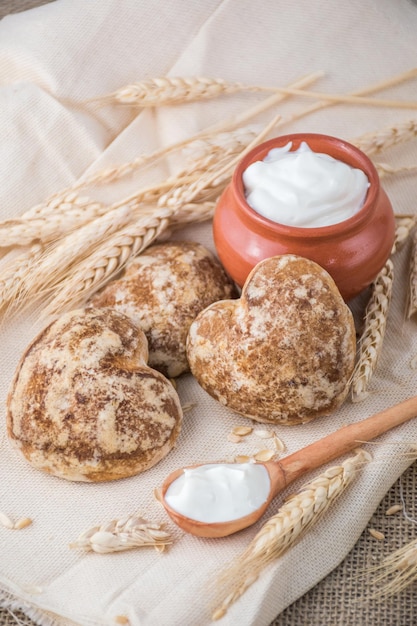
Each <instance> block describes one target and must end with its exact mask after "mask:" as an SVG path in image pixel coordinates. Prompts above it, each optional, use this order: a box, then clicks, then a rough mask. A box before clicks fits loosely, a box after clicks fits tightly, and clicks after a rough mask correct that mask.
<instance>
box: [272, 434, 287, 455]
mask: <svg viewBox="0 0 417 626" xmlns="http://www.w3.org/2000/svg"><path fill="white" fill-rule="evenodd" d="M273 442H274V446H275V450H276V451H277V452H284V450H285V444H284V442H283V441H282V440H281V439H280V438H279V437H277V436H276V435H275V433H274V436H273Z"/></svg>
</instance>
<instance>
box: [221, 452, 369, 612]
mask: <svg viewBox="0 0 417 626" xmlns="http://www.w3.org/2000/svg"><path fill="white" fill-rule="evenodd" d="M369 460H370V456H369V454H368V453H367V452H365V451H364V450H358V451H357V453H356V455H355V456H354V457H351V458H349V459H347V460H346V461H344V462H343V463H341V464H340V465H338V466H334V467H331V468H329V469H327V470H326V471H325V472H324V473H322V474H320V475H319V476H318V477H317V478H315V479H313V480H312V481H311V482H309V483H308V484H306V485H305V486H304V487H303V488H302V489H301V490H300V491H299V493H297V494H295V495H293V496H291V497H289V498H288V499H287V500H286V501H285V503H284V504H283V505H282V507H281V508H280V510H279V511H278V513H277V514H276V515H274V516H273V517H271V518H270V519H269V520H268V521H267V522H266V523H265V524H264V525H263V526H262V528H261V530H260V531H259V532H258V533H257V534H256V535H255V537H254V539H252V541H251V542H250V544H249V546H248V547H247V548H246V550H245V551H244V552H243V554H241V555H240V556H239V557H238V558H237V559H235V560H234V561H233V562H232V563H231V564H230V565H229V566H227V567H226V568H225V569H224V570H223V572H221V574H220V575H219V577H218V578H217V580H216V582H215V589H216V590H218V591H216V595H217V597H216V603H217V608H216V610H215V611H214V613H213V615H212V619H213V620H217V619H220V618H221V617H223V616H224V615H225V613H226V612H227V610H228V609H229V607H230V606H231V605H232V604H233V603H234V602H236V600H238V598H240V597H241V596H242V595H243V593H245V591H246V590H247V589H248V588H249V587H250V586H251V585H252V583H254V582H255V580H257V578H258V577H259V575H260V574H261V572H262V571H263V570H264V568H265V567H267V566H268V565H269V564H270V563H272V562H273V561H275V560H276V559H277V558H278V557H279V556H281V555H282V554H283V553H284V552H285V551H286V550H288V549H289V548H290V547H291V546H292V545H293V544H294V543H295V542H296V541H297V540H298V539H299V538H300V537H301V535H303V534H304V533H305V532H306V531H307V530H308V529H309V528H310V527H311V526H312V525H313V524H315V523H316V522H317V521H318V520H319V519H320V518H321V516H322V515H323V513H324V512H325V511H326V510H327V509H328V508H329V506H330V505H331V504H332V503H333V502H334V501H335V500H336V499H337V498H338V497H339V496H340V495H341V494H342V493H343V492H344V490H345V489H346V487H347V486H348V485H349V483H350V482H351V481H352V479H353V478H354V477H355V475H356V473H357V471H358V469H359V468H360V467H362V466H363V464H364V463H366V462H367V461H369Z"/></svg>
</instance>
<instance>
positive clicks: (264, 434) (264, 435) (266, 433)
mask: <svg viewBox="0 0 417 626" xmlns="http://www.w3.org/2000/svg"><path fill="white" fill-rule="evenodd" d="M253 434H254V435H256V436H257V437H259V439H272V438H273V436H274V433H273V432H272V430H264V429H263V428H260V429H258V430H255V431H254V433H253Z"/></svg>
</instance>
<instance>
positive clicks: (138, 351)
mask: <svg viewBox="0 0 417 626" xmlns="http://www.w3.org/2000/svg"><path fill="white" fill-rule="evenodd" d="M147 358H148V345H147V341H146V337H145V335H144V333H143V332H142V331H141V330H140V329H139V328H138V327H137V326H136V325H135V324H134V323H133V321H132V320H131V319H130V318H128V317H127V316H126V315H123V314H121V313H118V312H117V311H112V310H111V309H93V308H90V309H87V310H84V309H80V310H75V311H71V312H69V313H66V314H64V315H63V316H62V317H61V318H58V319H57V320H55V321H54V322H52V324H50V325H49V326H48V327H47V328H45V329H44V330H43V331H42V332H41V333H40V334H39V335H38V336H37V337H36V338H35V339H34V340H33V342H32V343H31V344H30V346H29V347H28V348H27V350H26V351H25V353H24V355H23V356H22V359H21V361H20V363H19V365H18V367H17V370H16V373H15V376H14V380H13V382H12V385H11V388H10V392H9V397H8V412H7V430H8V435H9V438H10V441H11V443H12V445H13V446H14V447H15V448H17V449H18V450H19V451H20V452H21V453H22V454H23V455H24V457H25V458H26V459H27V460H28V461H29V463H31V465H33V466H34V467H37V468H38V469H41V470H44V471H45V472H49V473H50V474H53V475H55V476H59V477H61V478H66V479H67V480H77V481H104V480H115V479H117V478H124V477H127V476H133V475H135V474H138V473H139V472H143V471H144V470H146V469H148V468H150V467H152V466H153V465H155V463H157V462H158V461H160V460H161V459H162V458H163V457H164V456H165V455H166V454H168V452H169V451H170V450H171V449H172V448H173V446H174V444H175V442H176V439H177V437H178V435H179V432H180V430H181V423H182V409H181V404H180V400H179V397H178V395H177V393H176V391H175V390H174V387H173V386H172V384H171V383H170V382H169V381H168V380H167V379H166V378H165V377H164V376H163V375H162V374H160V373H159V372H157V371H155V370H153V369H151V368H150V367H148V365H147Z"/></svg>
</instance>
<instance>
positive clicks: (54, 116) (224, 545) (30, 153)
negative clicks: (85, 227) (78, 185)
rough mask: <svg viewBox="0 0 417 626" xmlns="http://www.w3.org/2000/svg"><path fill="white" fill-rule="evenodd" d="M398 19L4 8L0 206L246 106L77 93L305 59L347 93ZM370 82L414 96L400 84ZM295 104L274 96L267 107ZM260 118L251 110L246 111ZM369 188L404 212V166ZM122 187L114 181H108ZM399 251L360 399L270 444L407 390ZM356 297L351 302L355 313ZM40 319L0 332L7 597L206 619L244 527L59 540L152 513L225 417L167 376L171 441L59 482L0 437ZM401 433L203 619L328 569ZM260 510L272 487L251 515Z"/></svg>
mask: <svg viewBox="0 0 417 626" xmlns="http://www.w3.org/2000/svg"><path fill="white" fill-rule="evenodd" d="M416 32H417V7H416V6H415V5H414V4H412V3H411V1H409V0H397V1H396V2H391V1H390V0H378V1H377V0H351V2H349V3H345V2H342V1H341V0H314V1H311V0H301V1H300V2H298V3H290V2H285V1H284V0H278V1H277V0H265V1H264V2H262V3H254V2H252V1H251V0H240V1H237V0H223V1H221V0H208V1H206V2H193V1H192V0H182V1H181V2H178V1H173V0H170V1H168V0H163V1H156V0H142V1H141V2H137V1H134V0H125V1H124V2H123V3H121V2H117V1H116V0H90V1H89V2H85V0H56V2H53V3H51V4H48V5H45V6H42V7H39V8H37V9H34V10H31V11H28V12H26V13H23V14H20V15H15V16H8V17H6V18H4V19H3V20H2V21H1V22H0V137H1V141H0V163H1V168H0V217H1V218H2V219H3V218H6V217H13V216H17V215H19V214H21V213H22V212H23V211H24V210H26V209H28V208H30V207H31V206H33V205H34V204H36V203H38V202H40V201H42V200H44V199H45V198H46V197H47V196H48V195H50V194H52V193H54V192H55V191H58V190H59V189H61V188H63V187H65V186H67V185H68V184H70V183H72V182H73V181H74V180H76V179H77V178H78V177H79V176H81V175H82V174H83V173H84V172H85V171H86V170H88V169H90V170H93V169H98V168H100V167H102V166H103V165H104V164H117V163H122V162H125V161H127V160H129V159H131V158H133V157H135V156H136V155H138V154H140V153H142V152H145V151H147V150H149V149H151V148H153V147H157V146H160V145H163V144H168V143H170V142H172V141H174V140H176V139H178V138H180V137H183V136H186V135H187V134H192V133H194V132H195V131H197V130H199V129H201V128H202V127H204V126H205V125H206V124H209V123H212V122H215V121H219V120H220V119H222V118H224V117H229V116H230V115H232V114H234V113H236V112H238V111H241V110H242V109H243V108H244V107H246V106H248V104H249V103H251V102H253V100H251V98H250V97H249V96H242V95H240V96H236V97H225V98H222V99H219V100H218V101H209V102H205V103H195V104H190V105H187V106H181V107H170V108H169V109H165V110H161V111H157V112H155V111H146V112H143V113H140V114H139V115H137V113H136V112H135V111H133V110H132V109H126V108H117V107H101V108H92V107H88V106H87V105H83V104H80V103H81V102H82V101H83V100H85V99H87V98H91V97H93V96H97V95H100V94H105V93H107V92H109V91H112V90H114V89H115V88H117V87H119V86H122V85H124V84H127V83H129V82H132V81H134V80H141V79H143V78H147V77H155V76H162V75H171V76H174V75H179V76H190V75H206V76H216V77H222V78H225V79H228V80H237V81H242V82H246V83H256V84H269V85H278V86H283V85H286V84H288V83H289V82H291V81H293V80H295V79H297V78H299V77H300V76H302V75H305V74H307V73H310V72H313V71H316V70H324V71H325V74H326V75H325V77H324V78H323V79H322V80H321V81H320V82H319V83H318V84H317V85H316V86H314V87H313V88H314V89H321V90H323V91H326V90H327V91H333V92H336V93H337V92H348V91H354V90H356V89H360V88H362V87H366V86H368V85H369V84H372V83H376V82H378V81H381V80H383V79H386V78H389V77H391V76H393V75H395V74H398V73H400V72H403V71H405V70H406V69H409V68H410V67H412V66H413V64H414V63H415V59H416V52H417V40H416V37H415V33H416ZM380 95H382V94H380ZM383 95H385V96H386V97H397V98H404V99H414V100H417V81H414V82H410V83H406V84H403V85H401V86H400V87H398V88H395V89H391V90H389V91H386V92H384V94H383ZM306 104H307V102H305V103H304V102H303V101H300V100H299V101H297V104H293V103H292V102H290V103H287V104H286V105H285V106H284V105H283V106H282V112H283V114H288V113H291V112H292V111H293V110H295V108H296V109H297V110H298V109H301V108H302V107H304V106H305V105H306ZM292 107H294V109H293V108H292ZM280 110H281V109H280ZM271 115H272V112H270V113H268V114H265V116H264V118H263V119H264V121H267V120H269V118H270V117H271ZM412 117H413V112H412V111H407V110H399V109H398V110H394V109H382V108H371V107H365V106H362V107H358V106H335V107H331V108H328V109H325V110H324V111H321V112H320V113H317V114H315V115H314V116H309V117H308V118H304V119H302V120H300V121H298V122H296V123H294V124H290V125H287V126H285V128H284V129H283V132H290V131H293V130H294V131H300V130H306V131H313V132H314V131H316V132H325V133H328V134H334V135H339V136H341V137H344V138H346V139H350V138H354V137H356V136H358V135H360V134H362V133H363V132H366V131H372V130H376V129H379V128H383V127H385V126H389V125H391V124H397V123H399V122H401V121H404V120H407V119H411V118H412ZM384 159H385V160H387V161H389V162H390V163H392V164H394V165H400V164H402V163H410V164H415V163H416V162H417V146H416V142H415V141H414V142H410V144H405V145H402V146H400V147H397V148H395V149H392V150H391V151H390V152H389V153H387V154H386V155H384ZM150 175H151V173H150ZM384 186H385V188H386V190H387V192H388V193H389V195H390V197H391V199H392V201H393V204H394V208H395V210H396V212H397V213H410V212H414V211H415V195H416V194H415V189H416V183H415V178H413V176H408V177H404V176H403V177H401V178H400V177H397V178H393V179H392V180H390V179H388V178H387V179H386V181H384ZM128 189H129V184H128V183H126V184H125V186H124V187H123V188H122V189H121V188H120V187H119V186H118V187H117V193H125V192H126V191H128ZM176 237H177V238H180V237H181V238H186V237H190V238H194V239H196V240H198V241H201V242H203V243H206V244H207V245H208V246H209V247H211V248H212V249H213V244H212V241H211V231H210V225H199V226H195V227H191V228H187V229H186V230H185V231H184V232H181V233H179V234H177V235H176ZM408 255H409V249H408V248H407V247H406V248H405V249H404V250H403V251H402V252H400V253H398V254H397V255H396V256H395V271H396V278H397V280H396V284H395V290H394V299H393V305H392V309H391V314H390V319H389V324H388V330H387V337H386V342H385V345H384V351H383V354H382V357H381V360H380V362H379V365H378V371H377V375H376V376H375V378H374V380H373V382H372V388H371V390H372V393H371V395H370V396H369V398H368V399H367V400H366V401H365V402H363V403H361V404H358V405H352V404H351V403H350V402H349V401H347V402H346V403H345V405H344V406H343V407H342V408H341V409H340V410H339V411H338V412H337V413H336V414H334V415H333V416H331V417H330V418H327V419H323V420H319V421H318V422H317V423H312V424H310V425H306V426H296V427H291V428H281V429H279V435H280V437H281V438H282V439H283V440H284V442H285V443H286V445H287V448H288V452H293V451H295V450H296V449H298V448H300V447H301V446H303V445H306V444H307V443H309V442H311V441H313V440H316V439H318V438H319V437H322V436H324V435H325V434H327V433H329V432H331V431H332V430H334V429H336V428H337V427H338V426H341V425H342V424H344V423H346V422H350V421H354V420H357V419H361V418H363V417H366V416H368V415H370V414H372V413H374V412H376V411H379V410H382V409H383V408H386V407H387V406H389V405H392V404H395V403H397V402H400V401H401V400H403V399H406V398H408V397H410V396H412V395H414V394H415V387H416V384H415V383H416V376H417V374H416V372H415V371H414V370H412V369H411V368H410V360H411V358H412V357H413V356H415V355H416V354H417V333H416V328H415V322H414V321H405V316H404V304H405V293H406V274H407V267H408ZM361 304H363V302H362V300H360V301H358V302H357V303H356V310H357V312H360V310H361ZM40 325H41V324H40V322H38V321H37V319H36V313H35V312H32V314H26V315H25V316H20V317H17V318H15V319H14V320H12V321H8V322H7V324H5V325H3V326H2V328H1V329H0V345H1V346H2V349H1V353H0V410H1V415H0V420H1V424H0V427H1V430H0V475H1V478H2V480H1V481H0V510H2V511H4V512H5V513H7V514H8V515H10V516H12V517H14V518H18V517H21V516H29V517H31V518H33V520H34V523H33V525H32V526H31V527H29V528H27V529H25V530H23V531H20V532H11V531H9V530H7V529H3V528H1V527H0V553H1V559H0V588H1V589H2V590H3V592H4V594H5V597H6V594H12V595H13V596H15V597H16V598H17V599H18V600H17V602H18V605H19V606H23V607H25V610H27V611H28V612H30V613H31V614H32V615H33V614H36V616H37V618H38V619H39V620H41V621H42V622H43V623H46V624H47V623H52V624H67V623H68V624H71V623H75V624H81V625H83V626H89V625H92V626H93V625H99V624H100V625H101V624H113V623H115V622H114V619H115V616H117V615H120V614H123V615H127V616H128V617H129V619H130V623H131V624H132V626H136V625H140V626H184V625H187V626H203V625H204V624H209V623H210V612H209V607H208V606H207V601H206V599H207V594H206V593H205V587H206V586H207V584H208V583H209V582H210V581H212V580H213V578H214V576H215V573H216V571H218V570H219V568H221V567H222V566H223V565H225V564H226V563H227V562H228V561H229V560H230V559H232V558H233V556H234V555H236V554H238V553H240V552H241V551H242V549H243V548H244V547H245V546H246V545H247V543H248V542H249V541H250V539H251V538H252V537H253V536H254V534H255V532H256V530H257V529H258V528H259V527H260V524H258V525H257V526H256V527H253V528H251V529H248V530H246V531H244V532H243V533H240V534H239V535H237V536H233V537H230V538H226V539H220V540H203V539H197V538H194V537H191V536H187V535H184V534H182V533H181V532H180V531H179V530H177V529H175V528H174V527H173V526H172V524H170V523H169V522H168V526H169V528H170V529H171V530H172V531H173V533H174V535H175V539H176V541H175V544H174V545H173V547H172V548H171V549H170V550H169V551H168V552H166V553H164V554H158V553H156V551H153V550H143V551H132V552H128V553H124V554H113V555H109V556H101V555H95V554H88V555H85V554H82V553H79V552H76V551H71V550H69V548H68V543H69V542H70V541H71V540H73V539H75V537H76V536H77V535H78V534H79V533H80V532H81V531H83V530H85V529H86V528H88V527H90V526H92V525H95V524H97V523H100V522H104V521H108V520H110V519H113V518H119V517H124V516H125V515H128V514H130V513H133V512H135V511H142V512H144V513H145V515H146V516H148V517H149V518H151V519H156V520H160V521H162V520H164V521H165V520H166V517H165V515H164V513H163V511H162V510H161V509H160V507H159V505H158V504H157V503H156V502H155V501H154V499H153V496H152V492H153V489H154V488H155V487H157V486H159V485H160V484H161V483H162V481H163V479H164V477H165V476H166V475H167V474H168V473H169V472H170V471H172V470H173V469H175V468H177V467H180V466H182V465H185V464H190V463H193V462H199V461H210V460H215V459H219V458H225V457H226V458H227V457H230V456H233V454H234V453H235V451H236V449H237V448H236V447H234V446H233V445H232V444H230V443H229V442H227V440H226V436H227V433H228V432H229V431H230V429H231V428H232V426H233V425H235V424H237V423H241V422H242V420H241V419H240V418H238V417H237V416H235V415H233V414H231V413H230V412H228V411H226V410H224V409H223V408H222V407H220V406H219V405H218V404H217V403H216V402H215V401H214V400H212V399H211V398H209V397H208V396H207V395H206V394H205V393H204V392H203V391H202V390H201V389H200V388H199V387H198V385H197V384H196V382H195V381H194V380H193V379H192V378H191V377H190V376H187V377H183V378H182V379H181V380H180V381H179V394H180V397H181V400H182V402H183V403H186V402H194V403H196V407H195V408H194V409H193V411H192V412H190V413H187V414H186V416H185V421H184V428H183V432H182V434H181V437H180V440H179V442H178V446H177V448H176V450H175V451H173V452H172V453H171V454H169V455H168V457H167V458H166V459H164V460H163V461H162V462H161V463H159V464H158V465H157V466H156V467H155V468H153V469H152V470H150V471H148V472H146V473H144V474H143V475H140V476H137V477H135V478H131V479H128V480H124V481H119V482H117V483H109V484H102V485H85V484H71V483H66V482H65V481H61V480H59V479H56V478H53V477H49V476H46V475H43V474H41V473H40V472H37V471H35V470H32V468H31V467H30V466H28V464H27V463H26V462H25V461H24V460H22V459H20V458H18V457H17V456H16V455H15V453H14V452H13V451H12V450H11V448H10V446H9V444H8V441H7V437H6V432H5V425H4V414H5V398H6V394H7V389H8V386H9V384H10V380H11V377H12V374H13V371H14V368H15V365H16V363H17V361H18V359H19V356H20V354H21V352H22V351H23V350H24V348H25V346H26V345H27V343H28V342H29V340H30V339H31V338H32V337H33V335H34V334H35V332H36V331H37V330H38V328H39V327H40ZM416 437H417V432H416V425H415V423H413V422H410V423H409V424H408V425H406V426H404V427H402V428H401V429H398V430H397V431H395V432H394V433H391V434H389V435H386V436H385V437H383V438H382V439H381V445H378V446H373V447H372V452H373V453H374V458H375V460H374V462H373V463H372V464H371V465H370V466H369V467H368V468H367V469H366V471H364V472H363V473H362V474H361V475H360V476H359V477H358V479H357V481H356V482H355V486H354V487H353V488H351V489H349V491H347V492H346V493H345V494H344V496H343V498H342V499H341V500H340V501H339V502H338V503H337V504H336V505H335V506H334V507H333V508H332V510H331V511H329V512H328V514H327V515H326V517H325V518H324V519H323V520H322V521H321V523H320V524H319V525H318V526H316V527H315V528H314V529H313V530H312V531H311V532H310V533H308V534H307V535H306V536H305V538H304V539H303V540H302V542H300V543H299V544H298V545H296V546H295V547H294V548H293V549H292V550H291V551H290V552H289V553H288V554H287V555H285V556H284V557H283V558H281V559H280V560H279V561H278V562H277V563H276V565H275V566H274V567H272V568H270V569H269V570H268V571H266V572H265V574H264V575H263V576H262V577H261V579H260V580H259V581H258V582H257V583H256V584H255V585H253V587H252V588H251V589H250V590H249V591H248V592H247V593H246V594H245V595H244V596H243V598H242V599H241V600H240V601H239V602H238V603H236V605H235V606H233V608H232V609H231V610H230V611H229V613H228V614H227V615H226V617H225V618H223V620H222V621H221V622H219V623H220V624H222V625H223V624H224V625H229V626H232V625H235V624H237V623H239V624H240V625H241V626H245V625H251V626H252V625H256V626H266V625H267V624H269V623H270V621H271V620H272V619H273V618H274V617H275V616H276V615H277V614H278V613H279V612H281V611H282V610H283V609H284V608H285V607H286V606H288V605H289V604H290V603H291V602H293V601H294V600H295V599H296V598H297V597H299V596H300V595H302V594H303V593H305V592H306V591H307V590H308V589H309V588H310V587H311V586H313V585H314V584H316V583H317V582H318V581H319V580H320V579H321V578H322V577H324V576H325V575H326V574H327V573H328V572H329V571H331V570H332V569H333V568H334V567H335V566H336V565H337V564H338V563H339V562H340V561H341V560H342V559H343V557H344V556H345V555H346V553H347V552H348V551H349V550H350V548H351V547H352V546H353V545H354V543H355V542H356V540H357V538H358V536H359V535H360V533H361V532H362V530H363V528H364V527H365V525H366V523H367V521H368V519H369V518H370V516H371V514H372V512H373V511H374V509H375V508H376V506H377V504H378V502H379V501H380V499H381V498H382V496H383V495H384V493H385V492H386V491H387V490H388V488H389V487H390V486H391V484H392V483H393V482H394V481H395V480H396V479H397V477H398V476H399V475H400V474H401V473H402V472H403V471H404V469H405V468H406V466H407V465H408V463H409V462H410V461H409V460H408V459H406V458H404V456H400V455H399V454H396V453H394V454H393V453H392V452H393V450H394V451H395V452H398V451H401V450H403V449H404V448H403V447H402V446H398V445H392V442H400V441H411V440H414V441H415V439H416ZM384 443H385V444H386V445H384ZM241 450H242V449H241V448H239V451H241ZM242 451H243V450H242ZM293 488H294V486H293ZM293 488H291V491H292V490H293ZM278 508H279V502H278V501H277V502H275V503H274V504H273V505H272V506H271V508H270V510H269V511H268V514H273V513H274V512H276V511H277V510H278ZM33 611H35V613H33Z"/></svg>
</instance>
